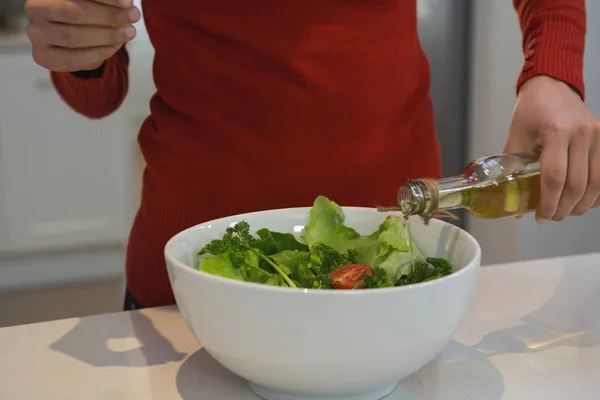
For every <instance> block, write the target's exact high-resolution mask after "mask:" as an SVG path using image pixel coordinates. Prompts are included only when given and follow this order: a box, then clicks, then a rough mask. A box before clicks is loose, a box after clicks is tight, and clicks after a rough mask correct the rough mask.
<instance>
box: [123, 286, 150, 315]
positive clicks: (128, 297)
mask: <svg viewBox="0 0 600 400" xmlns="http://www.w3.org/2000/svg"><path fill="white" fill-rule="evenodd" d="M140 308H145V307H144V306H143V305H142V304H140V302H139V301H137V300H136V299H135V297H133V295H132V294H131V292H130V291H129V289H126V290H125V304H124V305H123V311H131V310H139V309H140Z"/></svg>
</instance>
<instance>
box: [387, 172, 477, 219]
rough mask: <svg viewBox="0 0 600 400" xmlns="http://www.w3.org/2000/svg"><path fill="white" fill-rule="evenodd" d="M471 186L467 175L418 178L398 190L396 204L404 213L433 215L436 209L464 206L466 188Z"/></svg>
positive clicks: (466, 203) (465, 202)
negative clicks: (438, 178) (436, 178)
mask: <svg viewBox="0 0 600 400" xmlns="http://www.w3.org/2000/svg"><path fill="white" fill-rule="evenodd" d="M471 186H472V182H471V180H470V179H469V178H468V177H467V176H456V177H451V178H444V179H440V180H437V181H435V180H431V179H418V180H414V181H412V182H409V183H407V184H405V185H404V186H402V187H401V188H400V190H399V191H398V205H399V207H400V210H401V211H402V212H403V213H404V214H406V215H424V216H433V215H434V214H435V213H436V212H438V211H443V210H453V209H457V208H464V207H466V206H467V205H468V201H469V197H470V196H469V195H468V191H467V190H468V189H469V188H470V187H471Z"/></svg>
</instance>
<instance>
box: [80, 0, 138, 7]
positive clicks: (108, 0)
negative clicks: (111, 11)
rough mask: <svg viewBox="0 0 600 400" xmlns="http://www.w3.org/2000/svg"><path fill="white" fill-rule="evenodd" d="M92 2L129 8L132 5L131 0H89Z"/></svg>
mask: <svg viewBox="0 0 600 400" xmlns="http://www.w3.org/2000/svg"><path fill="white" fill-rule="evenodd" d="M89 1H91V2H94V3H100V4H106V5H107V6H113V7H122V8H129V7H133V0H89Z"/></svg>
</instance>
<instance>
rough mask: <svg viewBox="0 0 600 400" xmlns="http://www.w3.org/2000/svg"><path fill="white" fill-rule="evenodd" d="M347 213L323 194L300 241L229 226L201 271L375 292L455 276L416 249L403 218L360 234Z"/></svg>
mask: <svg viewBox="0 0 600 400" xmlns="http://www.w3.org/2000/svg"><path fill="white" fill-rule="evenodd" d="M344 219H345V217H344V212H343V210H342V208H341V207H340V206H339V205H338V204H336V203H335V202H333V201H331V200H329V199H328V198H326V197H324V196H319V197H317V199H316V200H315V202H314V205H313V207H312V208H311V210H310V213H309V215H308V222H307V225H306V226H305V228H304V230H303V232H302V234H301V235H300V238H299V239H298V238H296V236H294V235H293V234H291V233H281V232H273V231H270V230H268V229H265V228H262V229H259V230H258V231H256V233H255V234H252V233H251V232H250V226H249V224H248V223H247V222H245V221H241V222H238V223H237V224H236V225H235V226H233V227H230V228H227V230H226V232H225V234H224V235H223V237H222V238H221V239H216V240H213V241H212V242H210V243H209V244H207V245H206V246H204V248H202V249H201V250H200V252H199V253H198V255H199V256H200V259H199V263H198V269H199V270H201V271H204V272H207V273H210V274H213V275H218V276H221V277H224V278H230V279H236V280H240V281H246V282H253V283H261V284H266V285H274V286H283V287H291V288H308V289H365V288H366V289H373V288H385V287H392V286H402V285H409V284H415V283H420V282H424V281H429V280H433V279H437V278H440V277H442V276H445V275H449V274H451V273H452V265H451V264H450V263H449V262H448V261H447V260H445V259H442V258H433V257H425V256H423V254H422V253H421V251H420V250H419V249H418V248H417V247H416V246H414V245H413V246H412V249H411V250H412V252H410V251H409V248H408V241H407V235H406V234H407V232H405V226H404V224H403V221H402V219H401V218H400V217H398V216H387V217H386V218H385V220H384V221H383V222H382V223H381V225H380V226H379V229H377V230H376V231H375V232H373V233H372V234H370V235H368V236H363V235H360V234H358V232H356V231H355V230H354V229H353V228H351V227H349V226H346V225H345V224H344Z"/></svg>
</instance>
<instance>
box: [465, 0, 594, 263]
mask: <svg viewBox="0 0 600 400" xmlns="http://www.w3.org/2000/svg"><path fill="white" fill-rule="evenodd" d="M472 4H473V7H474V11H473V14H472V18H473V24H474V25H473V32H472V35H471V38H472V64H471V68H472V69H471V93H470V96H471V98H470V101H471V105H470V112H469V115H470V121H469V122H470V128H469V135H470V148H469V157H470V159H475V158H479V157H481V156H484V155H487V154H493V153H500V152H502V150H503V148H504V144H505V140H506V135H507V132H508V128H509V125H510V120H511V115H512V109H513V106H514V101H515V89H514V88H515V82H516V79H517V75H518V73H519V70H520V68H521V65H522V63H523V56H522V53H521V32H520V30H519V25H518V21H517V16H516V13H515V11H514V9H513V8H512V2H511V1H498V0H496V1H474V2H473V3H472ZM587 9H588V21H592V22H591V23H589V24H588V35H587V47H586V59H585V79H586V91H587V103H588V105H589V107H590V108H591V109H592V110H593V111H594V112H595V113H596V114H597V115H600V77H599V76H598V72H597V70H598V67H597V65H599V64H598V62H599V60H600V25H598V24H595V23H593V21H594V20H596V17H600V2H598V1H595V0H588V2H587ZM467 224H468V229H469V230H470V231H471V232H472V233H473V234H474V235H475V237H476V238H477V239H478V240H479V241H480V243H481V246H482V248H483V263H484V264H490V263H499V262H509V261H516V260H527V259H534V258H542V257H554V256H561V255H569V254H577V253H585V252H592V251H598V250H600V210H594V211H592V212H591V213H589V214H588V215H586V216H583V217H571V218H569V219H567V220H566V221H565V222H562V223H551V224H548V225H546V226H543V227H542V226H538V225H537V224H536V223H535V221H534V220H533V218H532V217H531V216H529V217H527V218H524V219H523V220H521V221H516V220H512V219H508V220H500V221H486V220H480V219H476V218H473V217H469V219H468V221H467Z"/></svg>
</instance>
